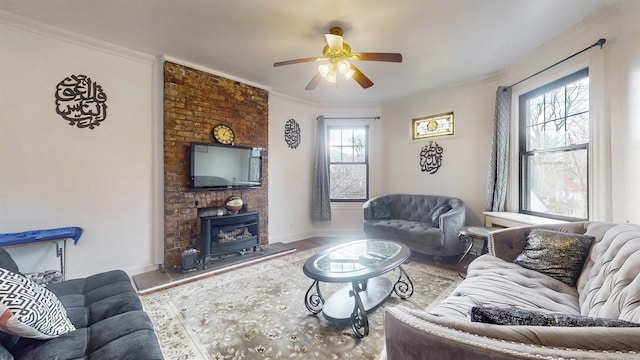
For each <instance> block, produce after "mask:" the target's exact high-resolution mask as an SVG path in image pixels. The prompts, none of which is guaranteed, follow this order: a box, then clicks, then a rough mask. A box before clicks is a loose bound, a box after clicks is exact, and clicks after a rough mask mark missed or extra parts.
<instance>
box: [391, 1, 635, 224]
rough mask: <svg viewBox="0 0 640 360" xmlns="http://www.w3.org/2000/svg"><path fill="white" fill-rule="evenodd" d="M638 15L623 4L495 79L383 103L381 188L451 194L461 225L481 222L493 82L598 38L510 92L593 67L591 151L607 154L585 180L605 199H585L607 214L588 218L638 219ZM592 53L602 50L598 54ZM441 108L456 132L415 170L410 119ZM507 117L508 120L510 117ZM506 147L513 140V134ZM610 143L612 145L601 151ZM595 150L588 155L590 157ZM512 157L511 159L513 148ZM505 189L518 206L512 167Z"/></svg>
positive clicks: (517, 76) (506, 81) (631, 4)
mask: <svg viewBox="0 0 640 360" xmlns="http://www.w3.org/2000/svg"><path fill="white" fill-rule="evenodd" d="M637 14H640V2H638V1H625V2H622V3H621V5H620V8H615V7H614V8H611V9H609V11H607V12H603V13H601V14H600V15H599V16H598V17H596V18H592V19H588V20H587V21H585V22H583V23H582V24H580V25H579V26H577V27H576V28H574V29H572V30H571V31H570V32H568V33H565V34H563V35H562V36H559V37H557V38H556V39H554V40H553V41H552V42H550V43H548V44H545V45H544V46H543V47H541V48H539V49H537V50H536V51H535V52H533V53H531V54H529V55H528V56H526V57H525V58H523V59H522V60H521V61H519V62H518V63H516V64H513V66H511V67H510V69H508V71H505V72H504V73H503V74H501V75H500V76H499V77H496V78H495V79H494V80H490V79H489V80H488V81H486V82H477V83H470V84H466V85H463V86H459V87H456V88H452V89H443V90H440V91H435V92H432V93H423V94H416V95H413V96H410V97H407V98H404V99H397V100H393V101H388V102H385V103H384V104H383V105H382V114H383V118H385V119H389V118H392V119H394V120H395V122H383V124H384V125H383V134H384V136H385V138H386V140H385V141H384V142H383V154H384V155H383V164H382V169H383V171H384V173H385V174H390V175H389V176H385V177H384V180H383V190H384V192H389V193H390V192H418V193H439V194H448V195H453V196H457V197H460V198H461V199H463V200H464V201H465V203H466V204H467V206H468V211H467V223H468V224H479V223H481V222H482V221H483V217H482V211H484V201H485V200H484V199H485V192H486V190H485V187H486V175H487V166H488V159H489V149H490V144H491V131H492V130H491V128H492V124H493V112H494V104H495V91H496V88H497V86H499V85H511V84H513V83H515V82H516V81H519V80H521V79H523V78H526V77H528V76H529V75H531V74H534V73H536V72H537V71H539V70H541V69H544V68H546V67H548V66H549V65H551V64H554V63H555V62H557V61H559V60H561V59H563V58H565V57H567V56H569V55H571V54H573V53H575V52H577V51H580V50H582V49H583V48H585V47H587V46H589V45H591V44H593V43H595V42H596V41H597V40H598V39H599V38H601V37H604V38H606V39H607V43H606V45H605V47H604V49H603V50H600V49H592V50H590V51H589V52H587V53H584V54H582V55H581V56H579V57H577V58H575V59H572V60H571V61H569V62H567V63H564V64H563V65H561V66H558V67H557V68H554V69H552V70H550V71H548V72H545V73H543V74H541V75H538V76H536V77H534V78H532V79H530V80H527V81H526V82H524V83H522V84H521V85H518V86H516V87H514V89H513V91H514V94H515V95H516V96H517V95H518V94H521V93H524V92H526V91H528V90H530V89H532V88H535V87H537V86H540V85H542V84H544V83H546V82H549V81H551V80H552V79H555V78H558V77H561V76H562V75H566V74H568V73H571V72H572V71H575V70H577V69H579V68H581V67H584V66H590V67H592V68H591V69H592V72H591V76H592V78H593V80H594V81H596V78H597V81H598V82H599V84H598V85H599V86H601V87H602V88H601V89H600V90H598V91H597V94H595V96H594V95H593V94H592V101H593V100H595V101H596V102H597V103H596V104H593V103H592V105H593V106H594V110H597V116H596V114H595V112H594V113H592V117H594V119H593V120H594V121H596V122H597V123H596V124H592V126H594V128H597V129H598V131H596V132H595V133H594V139H592V142H593V143H598V144H599V145H598V146H599V148H598V149H596V150H597V151H598V152H605V153H606V154H607V156H606V157H602V154H599V155H598V156H601V157H602V158H601V159H600V160H599V161H600V162H599V166H598V168H597V169H592V170H593V172H594V175H595V176H594V177H595V178H594V179H592V182H593V183H596V184H595V185H596V186H599V187H603V186H606V189H604V190H603V189H599V192H598V194H599V196H604V197H608V198H609V199H606V198H605V199H602V198H601V199H597V200H594V199H593V198H592V201H595V202H596V203H598V205H599V206H608V207H609V208H610V211H609V210H607V209H604V210H599V211H593V212H592V214H595V215H594V216H595V217H592V219H594V220H607V221H615V222H625V221H629V222H632V223H640V207H638V204H639V203H640V190H638V185H637V181H636V179H638V178H639V176H640V162H638V160H637V154H638V153H640V145H638V144H640V142H638V141H639V140H640V125H639V124H640V122H639V121H638V119H640V105H639V104H640V31H639V28H640V25H639V24H638V22H637ZM599 51H603V53H601V54H599V53H597V52H599ZM425 81H428V79H425ZM514 101H517V98H515V99H514ZM447 111H454V113H455V122H456V127H455V132H456V134H455V135H454V136H451V137H437V138H434V139H433V140H434V141H436V142H437V143H438V144H440V145H441V146H442V147H443V148H444V160H443V165H442V168H441V169H440V170H438V172H437V173H436V174H434V175H429V174H425V173H421V172H420V171H419V167H418V159H417V156H418V155H417V154H418V152H419V149H420V148H421V147H422V146H423V143H419V142H412V141H410V140H409V134H410V121H411V118H415V117H420V116H425V115H429V114H438V113H443V112H447ZM512 117H513V116H512ZM512 120H513V122H512V124H515V123H514V122H515V117H513V119H512ZM607 129H609V132H610V134H609V132H607V131H606V130H607ZM600 130H602V131H600ZM513 146H515V139H514V138H513V137H512V147H513ZM609 146H610V147H611V149H608V148H607V147H609ZM592 150H593V149H592ZM595 155H596V154H595V153H594V152H592V153H591V156H592V157H595ZM511 162H512V164H514V163H516V162H517V155H515V153H514V152H513V151H512V157H511ZM609 173H610V174H609ZM603 175H605V176H603ZM606 175H610V176H609V178H610V180H609V181H610V183H609V184H606V181H607V180H606V179H605V180H603V178H607V176H606ZM592 185H593V184H592ZM511 189H512V191H511V192H510V196H509V197H508V210H510V211H517V169H516V168H512V169H511ZM607 202H608V204H606V203H607Z"/></svg>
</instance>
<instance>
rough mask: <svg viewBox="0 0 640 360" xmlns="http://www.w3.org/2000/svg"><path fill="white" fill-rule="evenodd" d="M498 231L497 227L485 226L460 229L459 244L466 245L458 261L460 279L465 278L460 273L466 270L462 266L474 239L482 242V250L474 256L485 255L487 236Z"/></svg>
mask: <svg viewBox="0 0 640 360" xmlns="http://www.w3.org/2000/svg"><path fill="white" fill-rule="evenodd" d="M499 229H500V228H497V227H486V226H463V227H462V229H461V230H460V235H459V238H460V241H461V242H463V243H465V244H467V249H466V250H465V252H464V253H463V254H462V256H461V257H460V260H458V275H459V276H460V277H461V278H463V279H464V278H465V277H466V275H464V274H463V271H462V270H464V269H466V266H463V261H464V259H465V258H466V257H467V256H468V255H469V254H470V253H471V250H472V249H473V242H474V239H476V240H480V241H481V242H482V250H481V251H480V254H477V253H475V254H474V255H483V254H486V253H487V242H488V240H489V234H491V233H492V232H493V231H496V230H499Z"/></svg>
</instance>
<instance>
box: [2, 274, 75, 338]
mask: <svg viewBox="0 0 640 360" xmlns="http://www.w3.org/2000/svg"><path fill="white" fill-rule="evenodd" d="M75 329H76V328H75V327H74V326H73V324H72V323H71V320H69V318H68V317H67V311H66V310H65V308H64V306H62V303H61V302H60V300H59V299H58V298H57V297H56V295H55V294H54V293H52V292H51V291H49V290H47V289H46V288H44V287H42V286H40V285H38V284H36V283H34V282H33V281H31V280H29V279H27V278H26V277H24V276H22V275H20V274H16V273H13V272H11V271H9V270H6V269H2V268H0V330H2V331H3V332H5V333H7V334H11V335H17V336H22V337H28V338H33V339H40V340H44V339H51V338H54V337H57V336H60V335H62V334H66V333H68V332H70V331H73V330H75Z"/></svg>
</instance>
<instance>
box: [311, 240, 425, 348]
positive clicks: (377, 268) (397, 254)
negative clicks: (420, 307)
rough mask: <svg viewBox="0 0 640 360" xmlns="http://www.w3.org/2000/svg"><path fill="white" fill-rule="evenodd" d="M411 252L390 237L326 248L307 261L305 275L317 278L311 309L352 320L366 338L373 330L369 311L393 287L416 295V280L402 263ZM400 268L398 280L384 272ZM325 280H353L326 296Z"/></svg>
mask: <svg viewBox="0 0 640 360" xmlns="http://www.w3.org/2000/svg"><path fill="white" fill-rule="evenodd" d="M410 255H411V250H410V249H409V248H408V247H407V246H405V245H403V244H399V243H396V242H393V241H388V240H358V241H352V242H348V243H346V244H342V245H338V246H334V247H332V248H329V249H326V250H323V251H321V252H319V253H317V254H315V255H313V256H312V257H310V258H309V259H307V261H306V262H305V263H304V266H303V271H304V273H305V275H307V276H308V277H309V278H311V279H312V280H313V283H312V284H311V286H310V287H309V289H308V290H307V293H306V294H305V299H304V303H305V305H306V306H307V309H308V310H309V311H310V312H311V313H313V314H318V313H319V312H320V311H322V313H323V315H324V317H325V318H327V319H328V320H331V321H344V320H350V321H351V328H352V329H353V332H354V333H355V335H356V337H358V338H363V337H365V336H367V335H368V334H369V320H368V318H367V311H369V310H371V309H373V308H375V307H376V306H378V305H380V303H382V302H383V301H384V300H385V299H386V298H387V297H389V295H390V294H391V292H392V291H393V292H395V293H396V295H398V296H399V297H400V298H401V299H407V298H409V297H410V296H411V295H413V283H412V282H411V279H410V278H409V275H408V274H407V273H406V272H405V271H404V269H403V268H402V266H401V265H402V264H403V263H405V262H406V261H407V259H409V256H410ZM396 269H397V270H398V272H399V275H398V279H397V280H396V282H395V283H392V281H391V280H389V279H388V278H387V277H384V276H381V275H383V274H385V273H387V272H389V271H392V270H396ZM321 282H330V283H350V284H349V285H347V286H345V287H343V288H342V289H340V290H338V291H336V292H334V293H333V294H331V296H329V298H327V299H326V300H325V298H324V297H323V295H322V293H321V291H320V283H321Z"/></svg>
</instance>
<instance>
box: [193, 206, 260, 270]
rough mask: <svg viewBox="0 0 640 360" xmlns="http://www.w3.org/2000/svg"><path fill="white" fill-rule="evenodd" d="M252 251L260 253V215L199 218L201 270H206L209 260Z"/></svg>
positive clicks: (241, 214) (240, 214)
mask: <svg viewBox="0 0 640 360" xmlns="http://www.w3.org/2000/svg"><path fill="white" fill-rule="evenodd" d="M251 248H253V251H258V250H259V251H260V252H262V246H261V245H260V214H259V213H258V212H245V213H239V214H231V215H223V216H202V217H201V218H200V254H201V257H202V268H203V269H206V268H207V262H208V261H209V259H211V258H224V257H225V256H226V255H229V254H233V253H236V252H237V253H240V254H241V255H244V254H245V252H247V251H249V250H250V249H251Z"/></svg>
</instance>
